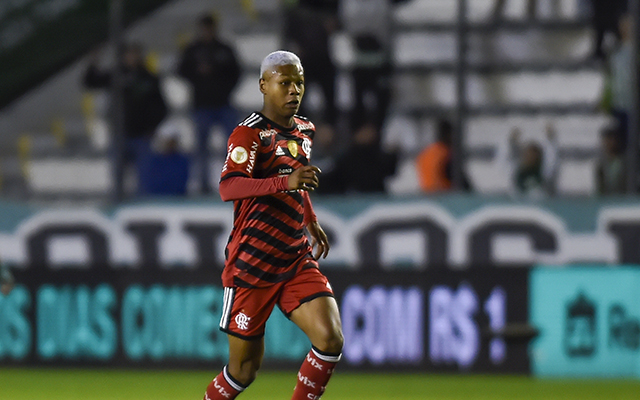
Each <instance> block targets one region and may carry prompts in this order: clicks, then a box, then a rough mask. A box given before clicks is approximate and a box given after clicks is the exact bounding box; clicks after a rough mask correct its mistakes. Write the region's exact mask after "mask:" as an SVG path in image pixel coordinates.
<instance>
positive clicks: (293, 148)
mask: <svg viewBox="0 0 640 400" xmlns="http://www.w3.org/2000/svg"><path fill="white" fill-rule="evenodd" d="M287 149H289V153H290V154H291V157H293V158H296V157H298V142H296V141H295V140H289V141H288V142H287Z"/></svg>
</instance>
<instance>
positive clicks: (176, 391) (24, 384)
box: [0, 368, 640, 400]
mask: <svg viewBox="0 0 640 400" xmlns="http://www.w3.org/2000/svg"><path fill="white" fill-rule="evenodd" d="M214 374H215V371H212V372H201V371H196V372H194V371H139V370H111V369H104V370H103V369H92V370H81V369H22V368H0V399H1V400H27V399H29V400H31V399H47V400H134V399H135V400H148V399H153V400H169V399H171V400H200V399H202V395H203V394H204V389H205V387H206V385H207V384H208V383H209V380H210V379H211V378H213V375H214ZM294 385H295V371H291V372H261V373H260V374H259V375H258V379H257V380H256V382H255V383H254V384H253V385H251V386H250V387H249V389H247V391H246V392H245V393H243V394H242V395H241V396H240V397H239V399H242V400H276V399H279V400H287V399H290V396H291V393H292V390H293V386H294ZM322 398H323V400H405V399H406V400H414V399H415V400H418V399H420V400H448V399H464V400H475V399H478V400H480V399H482V400H484V399H486V400H501V399H509V400H512V399H527V400H528V399H531V400H538V399H540V400H555V399H558V400H561V399H562V400H572V399H576V400H589V399H594V400H595V399H598V400H602V399H606V400H626V399H629V400H631V399H634V400H637V399H640V381H636V380H540V379H534V378H529V377H520V376H479V375H465V376H462V375H429V374H391V373H376V374H361V373H346V372H343V373H340V372H338V373H337V374H336V376H334V377H333V379H332V381H331V384H330V385H329V388H328V389H327V392H326V393H325V395H324V396H323V397H322Z"/></svg>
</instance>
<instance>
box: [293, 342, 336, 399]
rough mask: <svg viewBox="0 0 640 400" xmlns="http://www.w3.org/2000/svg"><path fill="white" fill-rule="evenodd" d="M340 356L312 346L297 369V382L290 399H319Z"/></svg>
mask: <svg viewBox="0 0 640 400" xmlns="http://www.w3.org/2000/svg"><path fill="white" fill-rule="evenodd" d="M341 356H342V355H341V354H340V353H333V354H332V353H325V352H322V351H320V350H318V349H317V348H315V347H313V348H312V349H311V351H310V352H309V354H307V357H306V358H305V360H304V362H303V363H302V366H301V367H300V371H298V383H297V384H296V387H295V389H294V391H293V396H292V397H291V400H317V399H319V398H320V396H322V394H323V393H324V390H325V388H326V386H327V383H328V382H329V379H331V375H332V374H333V370H334V368H335V367H336V365H337V364H338V361H340V357H341Z"/></svg>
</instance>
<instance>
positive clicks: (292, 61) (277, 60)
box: [260, 50, 302, 78]
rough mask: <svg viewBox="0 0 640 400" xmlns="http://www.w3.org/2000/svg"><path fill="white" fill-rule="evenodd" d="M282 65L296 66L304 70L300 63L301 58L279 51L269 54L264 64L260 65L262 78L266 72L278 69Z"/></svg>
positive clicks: (263, 61) (288, 52)
mask: <svg viewBox="0 0 640 400" xmlns="http://www.w3.org/2000/svg"><path fill="white" fill-rule="evenodd" d="M281 65H296V66H299V67H300V68H301V69H302V62H300V58H299V57H298V56H297V55H295V54H294V53H292V52H290V51H285V50H278V51H274V52H272V53H269V54H268V55H267V56H266V57H265V58H264V60H262V63H261V64H260V77H261V78H262V75H264V73H265V72H266V71H269V70H271V69H273V68H274V67H278V66H281Z"/></svg>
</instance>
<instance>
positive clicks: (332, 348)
mask: <svg viewBox="0 0 640 400" xmlns="http://www.w3.org/2000/svg"><path fill="white" fill-rule="evenodd" d="M343 345H344V336H343V335H342V331H341V330H340V329H329V330H327V331H326V332H324V333H323V335H322V338H321V343H319V344H318V346H316V347H318V349H319V350H321V351H324V352H326V353H333V354H338V353H341V352H342V346H343Z"/></svg>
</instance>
